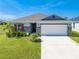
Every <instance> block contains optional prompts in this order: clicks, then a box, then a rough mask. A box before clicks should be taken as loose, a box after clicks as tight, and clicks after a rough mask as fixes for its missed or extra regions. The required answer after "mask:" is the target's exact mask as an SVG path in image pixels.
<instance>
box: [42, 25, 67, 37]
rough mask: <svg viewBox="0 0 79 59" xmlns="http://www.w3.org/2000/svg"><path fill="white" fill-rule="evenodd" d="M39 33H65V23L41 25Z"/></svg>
mask: <svg viewBox="0 0 79 59" xmlns="http://www.w3.org/2000/svg"><path fill="white" fill-rule="evenodd" d="M41 35H67V25H41Z"/></svg>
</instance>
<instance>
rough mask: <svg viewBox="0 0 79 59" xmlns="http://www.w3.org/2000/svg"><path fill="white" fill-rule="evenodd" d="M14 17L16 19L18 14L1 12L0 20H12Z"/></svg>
mask: <svg viewBox="0 0 79 59" xmlns="http://www.w3.org/2000/svg"><path fill="white" fill-rule="evenodd" d="M13 19H16V16H13V15H9V14H2V13H0V20H6V21H11V20H13Z"/></svg>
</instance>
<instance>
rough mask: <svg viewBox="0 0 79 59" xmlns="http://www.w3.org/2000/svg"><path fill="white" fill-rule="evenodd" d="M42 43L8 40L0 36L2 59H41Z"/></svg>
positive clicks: (0, 56)
mask: <svg viewBox="0 0 79 59" xmlns="http://www.w3.org/2000/svg"><path fill="white" fill-rule="evenodd" d="M40 53H41V46H40V43H34V42H31V41H29V40H28V39H27V38H26V37H23V38H7V37H6V35H5V34H0V59H41V58H40V55H41V54H40Z"/></svg>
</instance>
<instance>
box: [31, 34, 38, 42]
mask: <svg viewBox="0 0 79 59" xmlns="http://www.w3.org/2000/svg"><path fill="white" fill-rule="evenodd" d="M38 37H39V35H38V34H36V33H32V34H31V35H30V40H31V41H33V42H36V41H38Z"/></svg>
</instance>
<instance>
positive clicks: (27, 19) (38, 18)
mask: <svg viewBox="0 0 79 59" xmlns="http://www.w3.org/2000/svg"><path fill="white" fill-rule="evenodd" d="M45 17H47V15H45V14H41V13H38V14H34V15H31V16H27V17H22V18H19V19H15V20H14V21H12V22H15V23H17V22H18V23H21V22H22V23H24V22H32V21H41V20H42V19H43V18H45Z"/></svg>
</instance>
